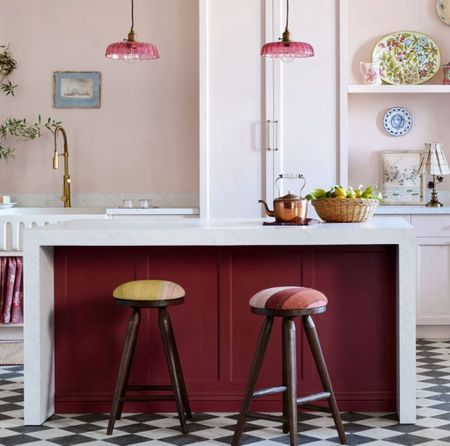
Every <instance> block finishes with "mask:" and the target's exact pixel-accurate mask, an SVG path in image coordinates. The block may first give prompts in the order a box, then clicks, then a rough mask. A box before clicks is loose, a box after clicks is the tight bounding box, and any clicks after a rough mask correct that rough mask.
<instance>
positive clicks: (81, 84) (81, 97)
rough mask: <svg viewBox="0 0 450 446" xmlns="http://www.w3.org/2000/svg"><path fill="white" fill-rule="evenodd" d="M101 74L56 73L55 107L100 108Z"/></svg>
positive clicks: (54, 78)
mask: <svg viewBox="0 0 450 446" xmlns="http://www.w3.org/2000/svg"><path fill="white" fill-rule="evenodd" d="M100 91H101V73H100V72H99V71H55V72H54V73H53V106H54V107H55V108H99V107H100Z"/></svg>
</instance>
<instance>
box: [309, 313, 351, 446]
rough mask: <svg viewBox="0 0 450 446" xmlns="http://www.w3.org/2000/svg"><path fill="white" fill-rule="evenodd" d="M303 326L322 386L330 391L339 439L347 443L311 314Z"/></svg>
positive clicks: (329, 402) (331, 406) (330, 404)
mask: <svg viewBox="0 0 450 446" xmlns="http://www.w3.org/2000/svg"><path fill="white" fill-rule="evenodd" d="M303 326H304V328H305V333H306V336H307V338H308V342H309V345H310V347H311V352H312V354H313V356H314V361H315V363H316V366H317V371H318V372H319V376H320V380H321V382H322V386H323V388H324V390H325V391H326V392H329V393H330V398H329V399H328V404H329V406H330V409H331V412H332V414H333V419H334V424H335V425H336V430H337V431H338V434H339V440H340V442H341V443H342V444H345V443H347V439H346V436H345V431H344V426H343V425H342V420H341V415H340V414H339V409H338V405H337V402H336V397H335V396H334V392H333V387H332V386H331V381H330V376H329V374H328V370H327V366H326V363H325V359H324V357H323V352H322V348H321V346H320V342H319V337H318V335H317V330H316V326H315V325H314V321H313V320H312V317H311V316H303Z"/></svg>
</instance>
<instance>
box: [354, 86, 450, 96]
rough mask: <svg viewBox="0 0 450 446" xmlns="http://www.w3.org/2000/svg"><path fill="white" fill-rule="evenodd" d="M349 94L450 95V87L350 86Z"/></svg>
mask: <svg viewBox="0 0 450 446" xmlns="http://www.w3.org/2000/svg"><path fill="white" fill-rule="evenodd" d="M347 92H348V93H349V94H450V85H428V84H427V85H363V84H361V85H360V84H356V85H349V86H348V88H347Z"/></svg>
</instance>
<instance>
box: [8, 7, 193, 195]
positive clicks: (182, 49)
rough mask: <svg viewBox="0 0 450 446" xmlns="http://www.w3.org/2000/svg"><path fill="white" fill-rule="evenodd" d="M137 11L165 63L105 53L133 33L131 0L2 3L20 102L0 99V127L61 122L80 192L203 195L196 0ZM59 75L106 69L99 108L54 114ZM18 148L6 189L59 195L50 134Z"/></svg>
mask: <svg viewBox="0 0 450 446" xmlns="http://www.w3.org/2000/svg"><path fill="white" fill-rule="evenodd" d="M135 10H136V17H135V19H136V20H135V30H136V32H137V36H138V39H140V40H143V41H150V42H152V43H154V44H156V45H157V46H158V48H159V50H160V53H161V59H160V60H158V61H152V62H148V61H143V62H134V63H128V62H122V61H112V60H108V59H106V58H105V57H104V53H105V49H106V46H107V45H108V44H109V43H111V42H114V41H119V40H122V39H123V38H125V37H126V35H127V33H128V31H129V28H130V1H129V0H96V1H95V2H94V1H91V0H64V1H60V0H33V1H29V0H14V1H11V0H0V44H5V43H10V44H11V49H12V51H13V54H14V57H15V58H16V59H17V61H18V69H17V70H16V71H15V72H14V74H13V75H12V77H11V80H12V82H13V83H15V84H19V87H18V88H17V90H16V97H15V98H13V97H9V96H8V97H5V96H4V95H3V94H0V121H3V120H4V119H6V118H7V117H11V116H14V117H25V118H27V120H29V121H33V120H35V119H36V118H37V116H38V115H39V114H41V115H42V116H43V117H47V116H51V117H53V118H55V119H57V120H60V121H62V122H63V125H64V127H65V129H66V131H67V134H68V138H69V149H70V162H71V174H72V177H73V179H74V181H73V191H74V192H198V188H199V186H198V164H199V162H198V159H199V155H198V152H199V149H198V144H199V143H198V141H199V137H198V128H199V125H198V0H182V1H180V0H164V1H160V0H135ZM54 71H100V72H101V75H102V92H101V95H102V97H101V108H99V109H82V110H79V109H55V108H53V106H52V104H53V72H54ZM14 145H15V147H16V148H17V151H16V158H15V160H11V161H9V162H8V164H5V163H4V162H2V161H0V192H1V191H2V190H4V191H8V192H13V193H31V192H36V193H37V192H41V193H49V192H58V191H59V190H60V184H61V171H60V172H58V173H56V172H55V171H53V170H52V168H51V167H52V160H51V156H52V151H53V140H52V138H51V135H50V134H49V133H48V132H44V134H43V136H42V138H40V139H38V140H36V141H31V142H19V143H16V142H14Z"/></svg>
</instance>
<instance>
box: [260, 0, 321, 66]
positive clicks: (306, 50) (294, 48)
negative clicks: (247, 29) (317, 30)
mask: <svg viewBox="0 0 450 446" xmlns="http://www.w3.org/2000/svg"><path fill="white" fill-rule="evenodd" d="M261 56H263V57H273V58H280V59H282V60H283V61H285V62H290V61H292V60H294V59H300V58H304V57H313V56H314V48H313V47H312V45H310V44H309V43H306V42H293V41H292V40H291V33H290V32H289V0H286V28H285V30H284V33H283V37H282V38H281V39H280V40H279V41H278V42H270V43H266V44H265V45H264V46H263V47H262V48H261Z"/></svg>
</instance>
